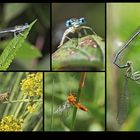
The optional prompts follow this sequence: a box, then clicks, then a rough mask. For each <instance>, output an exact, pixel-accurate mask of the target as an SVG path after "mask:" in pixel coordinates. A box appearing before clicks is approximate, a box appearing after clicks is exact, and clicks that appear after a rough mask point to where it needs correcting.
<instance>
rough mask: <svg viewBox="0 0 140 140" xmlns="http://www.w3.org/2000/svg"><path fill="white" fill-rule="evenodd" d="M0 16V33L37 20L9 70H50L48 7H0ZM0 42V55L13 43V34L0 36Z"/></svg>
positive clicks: (13, 5)
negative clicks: (11, 41)
mask: <svg viewBox="0 0 140 140" xmlns="http://www.w3.org/2000/svg"><path fill="white" fill-rule="evenodd" d="M0 13H1V14H0V30H3V29H5V28H8V27H14V26H16V25H22V24H25V23H29V24H30V23H31V22H32V21H34V20H35V19H37V22H36V23H35V25H34V26H33V28H32V30H31V31H30V34H29V36H28V37H27V38H26V40H25V42H24V44H22V47H21V49H19V51H18V52H17V55H16V57H15V59H14V61H13V62H12V64H11V65H10V67H9V70H27V69H28V70H49V69H50V56H49V55H50V35H49V34H50V4H48V3H45V4H42V3H1V4H0ZM1 37H2V38H1ZM0 39H1V40H0V53H2V52H3V50H4V48H5V46H6V45H7V44H8V43H9V41H10V40H11V39H13V34H12V33H11V35H10V34H9V35H7V36H6V37H3V35H2V36H1V35H0ZM9 39H10V40H9ZM33 48H35V49H33Z"/></svg>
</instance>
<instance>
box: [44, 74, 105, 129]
mask: <svg viewBox="0 0 140 140" xmlns="http://www.w3.org/2000/svg"><path fill="white" fill-rule="evenodd" d="M79 79H80V72H51V73H49V72H46V73H45V103H44V105H45V107H44V108H45V114H44V117H45V118H44V119H45V131H70V130H71V124H72V112H73V111H72V110H73V108H72V109H68V111H65V112H64V113H58V114H54V113H52V105H53V111H56V109H57V108H58V107H59V105H63V104H64V103H65V101H66V99H67V96H68V95H69V92H70V91H71V92H74V93H76V92H77V91H78V86H79ZM104 101H105V73H104V72H88V73H87V77H86V79H85V85H84V87H83V89H82V94H81V97H80V103H82V104H83V105H84V106H86V107H87V108H88V112H84V111H81V110H79V109H78V110H77V116H76V123H75V129H74V130H75V131H80V130H81V131H84V130H87V131H103V130H104V129H105V110H104V108H105V107H104V104H105V102H104Z"/></svg>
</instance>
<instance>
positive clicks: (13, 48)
mask: <svg viewBox="0 0 140 140" xmlns="http://www.w3.org/2000/svg"><path fill="white" fill-rule="evenodd" d="M36 21H37V20H34V21H33V22H32V23H31V24H30V25H29V28H28V29H27V30H25V31H24V32H23V33H22V34H23V35H20V34H19V35H17V36H16V37H14V38H13V39H12V40H11V41H10V42H9V44H8V45H7V46H6V48H5V49H4V51H3V52H2V54H1V56H0V70H7V69H8V67H9V65H10V63H12V61H13V59H14V58H15V56H16V53H17V51H18V50H19V49H20V48H21V47H22V45H23V42H24V40H25V39H26V38H27V36H28V34H29V31H30V30H31V28H32V26H33V25H34V24H35V22H36Z"/></svg>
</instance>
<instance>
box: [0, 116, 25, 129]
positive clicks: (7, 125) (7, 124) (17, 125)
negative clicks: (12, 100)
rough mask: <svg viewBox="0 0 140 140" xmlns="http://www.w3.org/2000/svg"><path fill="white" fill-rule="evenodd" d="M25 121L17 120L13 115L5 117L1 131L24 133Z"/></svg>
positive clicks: (0, 127)
mask: <svg viewBox="0 0 140 140" xmlns="http://www.w3.org/2000/svg"><path fill="white" fill-rule="evenodd" d="M22 123H23V120H22V119H20V120H17V119H16V118H15V117H14V116H13V115H11V116H5V117H3V118H2V120H1V121H0V131H22V128H21V125H22Z"/></svg>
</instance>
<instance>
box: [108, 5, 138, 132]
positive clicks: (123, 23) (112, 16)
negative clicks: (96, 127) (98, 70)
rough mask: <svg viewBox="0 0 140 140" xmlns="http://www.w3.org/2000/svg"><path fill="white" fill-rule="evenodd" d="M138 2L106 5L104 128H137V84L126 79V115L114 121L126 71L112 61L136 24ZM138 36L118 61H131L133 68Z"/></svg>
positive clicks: (133, 31)
mask: <svg viewBox="0 0 140 140" xmlns="http://www.w3.org/2000/svg"><path fill="white" fill-rule="evenodd" d="M139 13H140V4H139V3H136V4H135V3H108V4H107V129H108V130H112V131H113V130H122V131H135V130H137V131H139V130H140V119H139V118H140V112H139V107H140V101H139V99H140V93H139V90H140V85H138V84H137V83H136V82H134V81H131V80H129V83H128V91H129V96H130V105H129V112H128V117H127V119H126V121H125V122H124V124H123V125H122V126H121V127H119V126H118V124H117V122H116V116H117V106H118V100H119V94H122V93H123V88H124V75H125V72H126V70H125V69H119V68H118V67H116V66H115V65H114V64H113V60H114V58H115V55H116V53H117V52H118V50H120V48H122V46H123V45H124V44H125V42H126V41H127V40H128V39H129V38H130V36H131V35H133V34H134V33H135V32H136V31H137V30H138V29H139V25H140V16H139ZM139 44H140V39H139V36H138V37H137V38H136V39H135V40H134V41H133V42H132V43H131V45H130V46H129V47H128V48H127V49H126V50H125V51H124V52H123V54H122V55H121V57H120V59H119V61H118V63H119V64H125V63H126V61H128V60H129V61H132V62H133V67H134V70H135V71H139V70H140V63H139V53H140V47H139Z"/></svg>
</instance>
